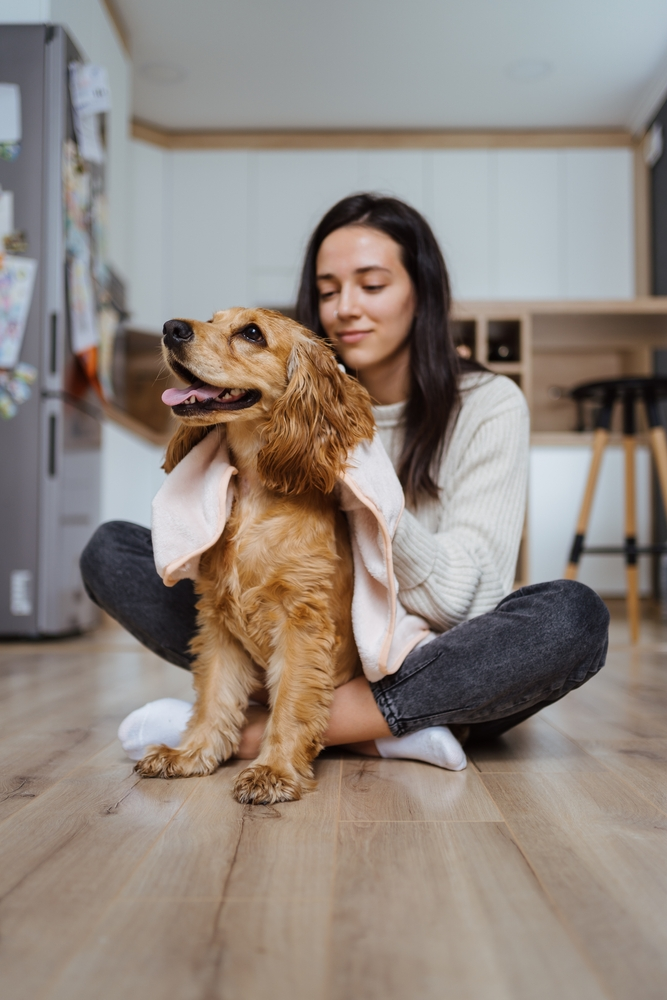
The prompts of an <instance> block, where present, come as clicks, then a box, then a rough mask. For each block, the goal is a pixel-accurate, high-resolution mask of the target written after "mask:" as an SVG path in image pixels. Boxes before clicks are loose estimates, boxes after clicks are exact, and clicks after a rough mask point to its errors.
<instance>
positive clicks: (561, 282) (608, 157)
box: [132, 142, 634, 329]
mask: <svg viewBox="0 0 667 1000" xmlns="http://www.w3.org/2000/svg"><path fill="white" fill-rule="evenodd" d="M133 166H134V181H133V183H134V204H135V211H134V213H133V219H132V245H133V265H132V268H133V270H132V274H133V278H134V280H133V288H134V291H133V303H134V308H135V313H136V315H135V320H136V322H137V323H139V324H140V325H144V326H149V327H153V328H155V329H159V328H160V327H161V325H162V323H163V322H164V319H165V318H167V317H168V316H173V315H185V316H204V315H207V314H209V313H210V312H211V311H212V310H213V309H220V308H227V307H229V306H232V305H239V304H246V305H287V304H290V303H293V302H294V298H295V293H296V286H297V282H298V275H299V267H300V263H301V260H302V258H303V253H304V249H305V246H306V242H307V239H308V236H309V235H310V233H311V232H312V229H313V228H314V226H315V224H316V223H317V221H318V219H319V218H320V217H321V216H322V214H323V213H324V212H325V211H326V210H327V209H328V208H329V207H330V206H331V205H332V204H334V202H335V201H337V200H338V199H339V198H341V197H344V196H345V195H347V194H350V193H352V192H354V191H360V190H375V191H382V192H386V193H389V194H394V195H397V196H398V197H401V198H403V199H405V200H406V201H408V202H410V203H411V204H413V205H414V206H415V207H416V208H418V209H419V210H420V211H422V212H423V213H424V214H425V215H426V217H427V218H428V219H429V221H430V222H431V224H432V226H433V229H434V231H435V233H436V236H437V238H438V240H439V241H440V244H441V246H442V248H443V251H444V254H445V258H446V260H447V263H448V266H449V269H450V272H451V275H452V282H453V288H454V294H455V296H456V297H457V298H462V299H511V298H533V299H536V298H537V299H545V298H548V299H559V298H560V299H567V298H631V297H632V296H633V295H634V223H633V159H632V153H631V151H630V150H628V149H591V150H589V149H583V150H582V149H562V150H526V149H517V150H438V151H429V150H378V151H363V150H342V151H341V150H296V151H202V152H194V151H183V152H182V151H165V150H159V149H156V148H155V147H150V146H147V145H146V144H144V143H138V142H135V143H133ZM160 204H161V205H162V211H161V212H160V207H159V206H160Z"/></svg>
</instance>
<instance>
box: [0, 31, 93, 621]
mask: <svg viewBox="0 0 667 1000" xmlns="http://www.w3.org/2000/svg"><path fill="white" fill-rule="evenodd" d="M72 61H81V54H80V53H79V52H78V51H77V49H76V47H75V46H74V44H73V42H72V41H71V39H70V38H69V37H68V36H67V34H66V32H65V31H64V29H63V28H61V27H57V26H51V25H25V26H24V25H6V26H1V27H0V82H2V83H5V84H17V85H18V86H19V88H20V105H21V121H22V138H21V147H20V153H19V155H18V156H17V157H16V159H13V160H2V159H0V185H1V186H2V188H3V190H5V191H11V192H13V197H14V226H15V229H16V230H17V231H18V232H19V233H20V234H24V237H25V247H24V252H25V255H26V257H30V258H33V259H36V261H37V270H36V274H35V283H34V289H33V294H32V301H31V305H30V310H29V313H28V318H27V325H26V327H25V334H24V338H23V342H22V349H21V354H20V360H21V361H22V362H27V363H28V364H30V365H33V366H34V367H35V368H36V369H37V380H36V382H35V384H34V385H33V387H32V395H31V397H30V398H29V399H28V400H26V401H25V402H23V403H22V404H21V405H20V406H19V407H18V409H17V412H16V414H15V416H14V417H13V418H12V419H0V637H3V638H7V637H25V638H38V637H42V636H44V637H46V636H63V635H67V634H73V633H78V632H81V631H85V630H87V629H90V628H92V627H93V626H94V625H95V624H96V623H97V620H98V611H97V608H96V607H95V606H94V605H93V604H92V602H91V601H90V600H89V598H88V597H87V595H86V593H85V591H84V588H83V583H82V580H81V575H80V572H79V556H80V555H81V552H82V550H83V548H84V546H85V544H86V542H87V541H88V539H89V538H90V536H91V535H92V533H93V531H94V530H95V528H96V526H97V524H98V523H99V510H100V471H101V461H100V459H101V455H100V445H101V422H100V416H101V412H100V411H101V408H100V405H99V398H98V394H96V393H95V392H94V391H93V389H92V388H91V386H90V384H89V383H87V382H86V377H85V375H84V373H83V370H82V368H81V365H80V363H79V361H78V360H77V357H76V356H75V355H74V354H73V352H72V350H71V335H70V323H69V315H68V301H67V287H66V254H65V237H64V207H63V176H62V174H63V148H64V144H65V142H66V140H67V139H73V138H74V131H73V118H72V108H71V103H70V97H69V87H68V66H69V64H70V63H71V62H72ZM100 169H101V170H103V168H100ZM101 182H102V174H100V176H98V183H101Z"/></svg>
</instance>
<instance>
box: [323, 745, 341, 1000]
mask: <svg viewBox="0 0 667 1000" xmlns="http://www.w3.org/2000/svg"><path fill="white" fill-rule="evenodd" d="M343 763H344V758H341V760H339V761H338V795H337V800H336V816H335V819H334V849H333V858H332V859H331V882H330V884H329V913H328V914H327V933H326V945H325V949H326V951H325V960H324V961H325V972H324V993H323V997H322V1000H328V997H329V996H330V995H331V989H332V985H333V970H332V961H333V925H334V906H335V899H336V878H337V875H338V842H339V840H340V824H341V818H340V809H341V803H342V799H343Z"/></svg>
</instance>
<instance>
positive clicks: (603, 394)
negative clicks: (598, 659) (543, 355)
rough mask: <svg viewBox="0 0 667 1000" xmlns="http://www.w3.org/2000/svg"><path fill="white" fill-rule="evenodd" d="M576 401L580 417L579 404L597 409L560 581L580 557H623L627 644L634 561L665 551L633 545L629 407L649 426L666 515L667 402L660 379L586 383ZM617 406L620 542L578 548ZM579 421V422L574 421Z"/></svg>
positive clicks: (634, 630)
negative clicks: (665, 408) (663, 409)
mask: <svg viewBox="0 0 667 1000" xmlns="http://www.w3.org/2000/svg"><path fill="white" fill-rule="evenodd" d="M571 396H572V398H573V399H574V400H575V401H576V402H577V405H578V406H579V409H580V414H581V412H582V408H583V402H584V400H592V401H593V402H597V403H598V404H599V410H598V412H597V416H596V420H595V433H594V435H593V455H592V458H591V465H590V469H589V471H588V480H587V482H586V489H585V490H584V499H583V502H582V504H581V510H580V511H579V520H578V521H577V528H576V534H575V536H574V541H573V543H572V549H571V551H570V559H569V562H568V564H567V568H566V570H565V579H566V580H575V579H576V577H577V569H578V566H579V560H580V559H581V557H582V555H585V554H590V555H624V556H625V568H626V569H625V571H626V579H627V586H628V594H627V608H628V621H629V624H630V638H631V641H632V642H633V643H636V642H637V641H638V640H639V579H638V572H637V557H638V556H643V555H649V554H652V553H661V552H667V545H643V546H640V545H637V537H636V534H637V526H636V510H635V449H636V439H635V433H636V430H635V427H636V425H635V402H636V400H638V399H640V400H641V401H642V403H643V404H644V409H645V410H646V418H647V421H648V426H649V438H650V442H651V451H652V454H653V459H654V462H655V467H656V471H657V473H658V481H659V483H660V495H661V497H662V503H663V507H664V508H665V514H666V515H667V438H666V437H665V430H664V428H663V426H662V425H661V423H660V418H659V415H658V405H657V403H658V399H664V398H667V377H666V378H658V377H655V378H614V379H606V380H605V381H603V382H586V383H585V384H584V385H580V386H577V387H576V388H575V389H573V390H572V392H571ZM617 401H620V402H621V403H622V404H623V451H624V453H625V542H624V544H623V545H622V546H621V547H613V546H593V547H584V539H585V537H586V531H587V528H588V522H589V520H590V515H591V508H592V506H593V497H594V495H595V486H596V483H597V479H598V475H599V472H600V466H601V464H602V456H603V454H604V450H605V448H606V447H607V444H608V442H609V431H610V428H611V418H612V412H613V409H614V405H615V403H616V402H617ZM580 422H581V421H580Z"/></svg>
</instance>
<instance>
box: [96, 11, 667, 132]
mask: <svg viewBox="0 0 667 1000" xmlns="http://www.w3.org/2000/svg"><path fill="white" fill-rule="evenodd" d="M114 6H115V7H116V8H117V10H118V12H119V14H120V16H121V18H122V20H123V21H124V22H125V27H126V28H127V33H128V35H129V39H130V46H131V54H132V63H133V69H134V114H135V116H136V117H137V118H139V119H142V120H143V121H145V122H149V123H152V124H155V125H158V126H161V127H163V128H167V129H216V130H217V129H393V128H396V129H487V128H488V129H515V128H520V129H524V128H537V129H551V128H609V127H612V128H616V127H618V128H630V129H632V130H633V131H634V130H636V129H638V128H639V127H640V126H641V125H643V124H644V123H645V121H646V120H647V119H648V117H649V115H650V114H651V113H652V112H653V111H654V110H655V109H656V107H657V105H658V103H659V102H660V99H661V98H662V96H663V94H664V91H665V90H666V89H667V0H335V2H332V0H114Z"/></svg>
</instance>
